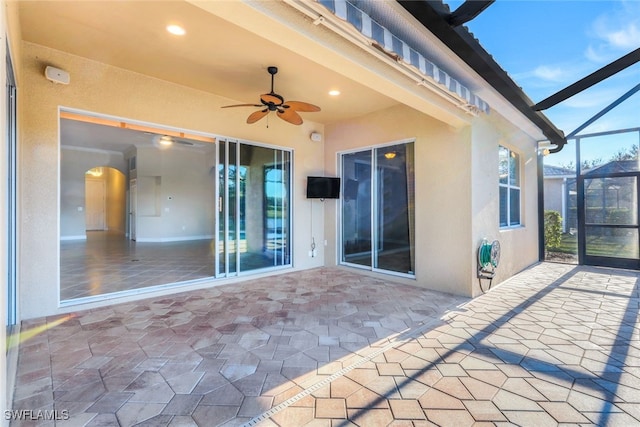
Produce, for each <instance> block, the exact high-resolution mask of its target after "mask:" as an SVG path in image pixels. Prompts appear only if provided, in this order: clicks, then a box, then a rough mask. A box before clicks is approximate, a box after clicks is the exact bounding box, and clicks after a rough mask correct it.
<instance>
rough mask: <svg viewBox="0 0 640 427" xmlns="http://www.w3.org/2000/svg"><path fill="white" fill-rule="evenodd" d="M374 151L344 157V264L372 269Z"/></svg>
mask: <svg viewBox="0 0 640 427" xmlns="http://www.w3.org/2000/svg"><path fill="white" fill-rule="evenodd" d="M371 172H372V156H371V151H362V152H359V153H351V154H345V155H343V156H342V181H343V186H344V189H343V198H342V262H347V263H352V264H359V265H365V266H368V267H371V266H372V264H371V254H372V252H371V249H372V240H371V201H372V194H371Z"/></svg>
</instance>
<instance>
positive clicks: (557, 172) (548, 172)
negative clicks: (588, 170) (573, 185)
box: [544, 165, 576, 178]
mask: <svg viewBox="0 0 640 427" xmlns="http://www.w3.org/2000/svg"><path fill="white" fill-rule="evenodd" d="M575 175H576V171H575V170H573V169H567V168H562V167H560V166H552V165H544V177H545V178H562V177H566V176H575Z"/></svg>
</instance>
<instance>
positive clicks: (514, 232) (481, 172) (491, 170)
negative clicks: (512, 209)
mask: <svg viewBox="0 0 640 427" xmlns="http://www.w3.org/2000/svg"><path fill="white" fill-rule="evenodd" d="M471 145H472V151H471V160H470V164H471V180H472V186H473V195H472V224H473V229H472V234H471V249H472V251H471V253H470V254H467V255H466V256H467V257H469V255H471V256H470V259H471V260H472V263H473V271H472V275H471V282H472V291H473V293H472V295H474V296H475V295H479V294H480V293H481V292H482V291H481V289H480V286H479V282H478V278H477V271H476V268H477V250H478V247H479V246H480V244H481V242H482V239H485V238H486V239H487V240H488V241H489V242H491V241H493V240H498V241H499V242H500V248H501V256H500V264H499V266H498V268H497V269H496V275H495V277H494V279H493V284H495V283H500V282H501V281H503V280H506V279H507V278H509V277H511V276H512V275H514V274H515V273H518V272H519V271H522V270H523V269H524V268H526V267H528V266H530V265H531V264H533V263H535V262H537V261H538V211H537V209H538V182H537V153H536V142H535V140H534V139H533V138H531V137H530V136H528V135H526V134H525V133H524V132H522V131H521V130H519V129H517V128H515V127H514V126H513V125H511V124H510V123H509V122H508V121H507V120H505V119H504V118H503V117H501V116H500V114H498V113H497V112H495V111H492V112H491V114H490V115H488V116H484V117H478V118H477V119H476V120H474V123H473V125H472V134H471ZM499 145H502V146H504V147H507V148H509V149H510V150H513V151H514V152H516V153H518V154H519V155H520V179H521V184H520V185H521V190H520V191H521V194H520V200H521V207H520V221H521V225H520V226H517V227H514V228H503V229H501V228H500V225H499V208H500V197H499V187H498V182H499V177H498V146H499ZM482 286H483V289H484V290H485V291H486V289H487V288H488V287H489V281H488V280H483V281H482Z"/></svg>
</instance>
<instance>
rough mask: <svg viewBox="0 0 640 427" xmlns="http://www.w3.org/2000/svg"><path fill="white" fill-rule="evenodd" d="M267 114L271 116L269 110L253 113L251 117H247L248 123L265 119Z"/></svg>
mask: <svg viewBox="0 0 640 427" xmlns="http://www.w3.org/2000/svg"><path fill="white" fill-rule="evenodd" d="M267 114H269V109H268V108H265V109H264V110H259V111H256V112H255V113H251V114H249V117H247V123H249V124H251V123H255V122H257V121H258V120H260V119H261V118H263V117H264V116H266V115H267Z"/></svg>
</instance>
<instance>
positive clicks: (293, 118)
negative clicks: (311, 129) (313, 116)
mask: <svg viewBox="0 0 640 427" xmlns="http://www.w3.org/2000/svg"><path fill="white" fill-rule="evenodd" d="M277 114H278V117H280V118H281V119H282V120H284V121H286V122H289V123H291V124H292V125H301V124H302V117H300V114H298V113H296V112H295V111H294V110H293V109H291V108H285V109H283V110H278V112H277Z"/></svg>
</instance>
